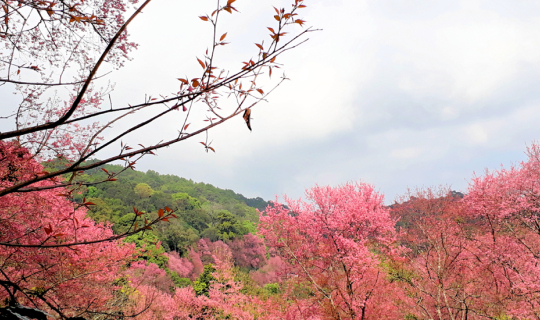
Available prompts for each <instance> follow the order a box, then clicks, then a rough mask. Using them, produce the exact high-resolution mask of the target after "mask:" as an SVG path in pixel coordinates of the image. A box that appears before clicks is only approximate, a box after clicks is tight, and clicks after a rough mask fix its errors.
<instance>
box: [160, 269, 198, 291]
mask: <svg viewBox="0 0 540 320" xmlns="http://www.w3.org/2000/svg"><path fill="white" fill-rule="evenodd" d="M165 272H166V273H167V275H168V276H169V277H171V280H172V281H173V282H174V285H175V287H178V288H185V287H189V286H191V285H192V284H193V283H192V282H191V280H190V279H189V278H181V277H180V276H179V275H178V273H176V272H174V271H171V270H170V269H169V268H167V269H166V270H165Z"/></svg>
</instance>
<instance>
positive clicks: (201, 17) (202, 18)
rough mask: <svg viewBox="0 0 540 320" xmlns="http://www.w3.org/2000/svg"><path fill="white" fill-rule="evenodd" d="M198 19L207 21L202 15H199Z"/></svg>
mask: <svg viewBox="0 0 540 320" xmlns="http://www.w3.org/2000/svg"><path fill="white" fill-rule="evenodd" d="M199 19H201V20H202V21H208V18H207V17H203V16H200V17H199Z"/></svg>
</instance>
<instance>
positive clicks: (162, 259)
mask: <svg viewBox="0 0 540 320" xmlns="http://www.w3.org/2000/svg"><path fill="white" fill-rule="evenodd" d="M124 242H127V243H134V244H135V247H137V249H138V254H139V259H140V260H146V261H147V262H150V263H155V264H157V265H158V267H160V268H161V269H164V270H166V269H167V265H168V263H169V258H167V257H166V256H165V255H164V254H163V253H165V250H164V249H163V246H161V245H160V244H159V239H158V238H157V237H156V236H155V235H154V234H153V233H151V232H143V233H137V234H134V235H131V236H129V237H126V238H125V239H124Z"/></svg>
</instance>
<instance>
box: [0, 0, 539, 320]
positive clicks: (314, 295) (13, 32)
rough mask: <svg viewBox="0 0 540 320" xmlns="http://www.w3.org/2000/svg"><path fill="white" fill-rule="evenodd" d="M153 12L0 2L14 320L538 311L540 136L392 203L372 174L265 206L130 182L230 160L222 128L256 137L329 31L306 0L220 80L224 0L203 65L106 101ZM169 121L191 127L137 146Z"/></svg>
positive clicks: (282, 11) (171, 185)
mask: <svg viewBox="0 0 540 320" xmlns="http://www.w3.org/2000/svg"><path fill="white" fill-rule="evenodd" d="M151 2H152V1H151V0H145V1H141V3H139V1H137V0H92V1H90V0H39V1H34V0H0V4H1V6H2V10H1V11H0V44H1V46H0V86H2V87H3V89H5V88H8V90H12V91H13V92H14V93H16V97H17V98H18V99H19V100H18V103H17V104H14V105H10V106H8V107H6V108H5V109H4V108H3V109H2V111H3V112H4V111H5V110H7V113H6V114H3V115H2V120H7V121H12V122H11V125H12V126H11V127H10V128H9V129H8V130H6V131H3V132H0V319H40V320H41V319H72V320H73V319H127V318H136V319H170V320H173V319H174V320H179V319H312V320H315V319H363V320H364V319H366V320H367V319H408V320H412V319H425V320H428V319H437V320H447V319H451V320H457V319H462V320H464V319H494V320H495V319H497V320H507V319H523V320H525V319H529V320H530V319H540V280H539V279H540V212H539V211H540V145H538V144H535V143H533V144H532V145H531V146H530V148H529V149H528V150H527V154H528V160H527V161H525V162H523V163H521V164H519V165H517V166H514V167H511V168H509V169H500V170H498V171H493V172H487V173H486V174H484V175H482V176H477V177H473V179H472V180H471V183H470V186H469V188H468V190H467V191H466V192H465V193H464V194H461V193H456V192H452V191H451V190H449V189H446V188H439V189H425V190H418V191H415V192H411V193H409V194H408V195H406V196H404V197H403V198H402V199H401V200H400V201H397V202H396V203H394V204H393V205H391V206H386V205H384V197H383V195H382V194H380V193H378V192H376V191H375V190H374V187H373V186H371V185H369V184H365V183H346V184H344V185H341V186H337V187H322V186H315V187H313V188H311V189H309V190H307V191H306V196H305V199H303V200H302V199H298V200H295V199H289V198H287V197H285V198H284V199H283V200H282V201H283V202H281V200H280V199H276V200H275V201H272V202H266V201H264V200H263V199H260V198H256V199H247V198H245V197H244V196H242V195H240V194H236V193H235V192H233V191H231V190H221V189H218V188H215V187H213V186H211V185H207V184H204V183H194V182H193V181H190V180H186V179H183V178H179V177H174V176H166V175H160V174H158V173H157V172H154V171H148V172H146V173H142V172H138V171H135V165H136V163H137V161H138V160H140V159H141V158H142V157H144V156H148V155H153V154H154V153H155V151H156V150H159V149H161V148H164V147H167V146H170V145H173V144H175V143H178V142H182V141H184V140H187V139H190V138H192V137H195V136H198V135H200V136H201V137H204V138H203V139H204V141H203V142H200V145H202V148H203V149H201V151H206V152H210V151H211V152H212V153H213V152H215V151H216V149H215V146H213V145H211V139H209V135H211V130H210V129H212V128H213V127H215V126H217V125H221V124H223V123H225V122H227V121H228V120H230V119H232V118H233V117H235V116H238V115H242V117H243V118H244V120H245V121H246V123H247V125H248V128H249V130H251V129H252V128H251V123H250V119H251V114H252V108H254V107H255V106H256V105H257V104H258V103H259V102H261V101H264V100H265V99H266V98H267V96H268V94H269V93H270V92H272V91H273V90H274V89H275V88H276V87H277V86H279V85H280V84H281V83H282V82H283V81H284V80H285V79H286V78H285V76H282V77H281V78H279V77H278V76H277V75H276V71H279V69H280V68H281V67H282V65H281V64H279V63H278V62H277V61H276V59H277V58H278V56H279V55H281V54H282V53H284V52H286V51H288V50H290V49H293V48H296V47H297V46H298V45H299V44H301V43H302V42H303V41H305V36H306V34H307V33H308V32H311V31H314V30H313V29H311V28H304V27H303V25H304V23H305V21H304V20H302V19H301V18H300V17H299V13H301V12H302V10H301V9H302V8H304V7H305V5H304V1H302V0H291V1H290V6H289V7H288V8H273V9H271V11H270V13H269V14H270V15H271V16H273V19H274V20H273V21H275V25H273V26H270V27H268V29H267V30H268V31H269V32H270V33H269V34H268V37H267V39H266V41H258V42H257V43H255V44H254V45H253V50H254V52H253V55H252V56H251V58H246V59H243V60H244V61H243V62H242V63H241V64H240V67H239V68H238V69H237V70H227V69H222V68H220V67H219V66H217V65H215V61H216V59H215V57H216V55H218V54H219V53H220V48H221V47H222V46H225V45H230V44H229V43H227V42H226V38H227V32H226V30H224V29H222V28H221V23H222V21H223V19H226V18H227V17H228V16H229V15H231V14H232V15H238V14H239V12H238V11H239V10H238V9H237V8H236V5H237V4H236V0H226V1H225V0H217V1H216V6H215V9H214V8H211V9H210V12H209V13H208V14H204V15H201V16H199V23H201V25H203V26H206V27H208V28H209V29H210V30H211V31H212V38H211V39H209V40H210V43H209V46H208V50H207V51H206V52H204V53H201V55H200V56H199V57H198V58H197V57H192V58H193V59H192V60H193V61H194V62H195V64H196V65H198V66H200V67H201V72H200V74H196V75H192V76H190V77H186V76H182V77H181V78H178V79H175V81H177V83H178V91H177V92H176V93H173V94H170V93H167V94H163V95H160V96H159V97H151V96H147V97H146V98H145V99H144V100H143V101H140V102H133V103H132V104H129V105H125V106H113V105H112V104H107V100H108V99H107V98H108V97H110V95H113V94H114V92H113V91H112V88H111V87H110V86H104V87H100V86H99V85H98V83H99V82H98V80H100V79H102V78H106V77H107V74H106V72H104V69H107V70H116V69H118V68H121V67H129V62H128V60H129V57H130V56H129V55H130V52H132V51H133V50H135V49H136V47H137V44H135V43H133V42H131V41H130V38H129V34H128V32H127V31H128V29H129V28H128V27H129V25H130V23H131V22H132V21H133V20H134V19H136V18H137V17H138V16H139V14H140V13H141V12H143V10H144V9H145V8H146V7H147V6H149V5H154V3H153V2H152V3H151ZM155 5H158V4H157V3H156V4H155ZM218 21H219V24H218ZM272 72H273V73H274V75H273V76H272ZM263 76H264V77H265V80H264V81H262V80H261V79H262V78H263ZM261 82H262V83H264V89H263V85H262V84H261ZM57 88H62V89H67V90H66V91H63V92H68V93H67V94H65V95H62V94H60V93H58V92H57V91H55V90H56V89H57ZM10 101H11V100H10ZM109 101H110V100H109ZM143 110H144V111H145V112H147V113H146V114H147V115H148V116H147V117H146V118H144V119H143V120H140V118H135V117H133V115H134V113H135V112H136V111H143ZM172 112H176V113H177V114H181V115H182V119H183V121H182V122H181V123H180V125H179V126H178V128H177V129H178V133H177V135H174V136H168V137H167V136H161V135H160V134H159V133H157V134H156V136H155V137H153V138H155V141H156V142H155V143H153V144H151V145H147V146H143V145H141V144H137V142H136V141H131V140H130V137H131V136H132V134H133V133H134V132H137V131H140V130H142V129H145V130H147V129H148V128H149V127H151V126H152V125H153V124H155V123H156V121H157V120H158V119H161V118H163V117H167V116H170V114H171V113H172ZM196 113H198V114H203V115H204V116H205V120H203V121H200V122H195V120H193V119H194V117H193V114H196ZM137 119H139V120H137ZM112 125H114V126H116V128H117V130H116V131H111V130H110V129H111V126H112ZM118 128H120V129H119V130H118ZM209 130H210V131H209ZM246 130H248V129H246ZM128 141H129V142H128ZM190 141H192V140H190ZM225 147H226V146H225ZM111 150H112V151H111ZM111 155H112V156H111ZM113 162H114V164H113Z"/></svg>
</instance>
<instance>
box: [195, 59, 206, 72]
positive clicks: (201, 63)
mask: <svg viewBox="0 0 540 320" xmlns="http://www.w3.org/2000/svg"><path fill="white" fill-rule="evenodd" d="M197 61H199V64H200V65H201V67H203V69H206V65H205V64H204V62H202V61H201V59H199V58H197Z"/></svg>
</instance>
